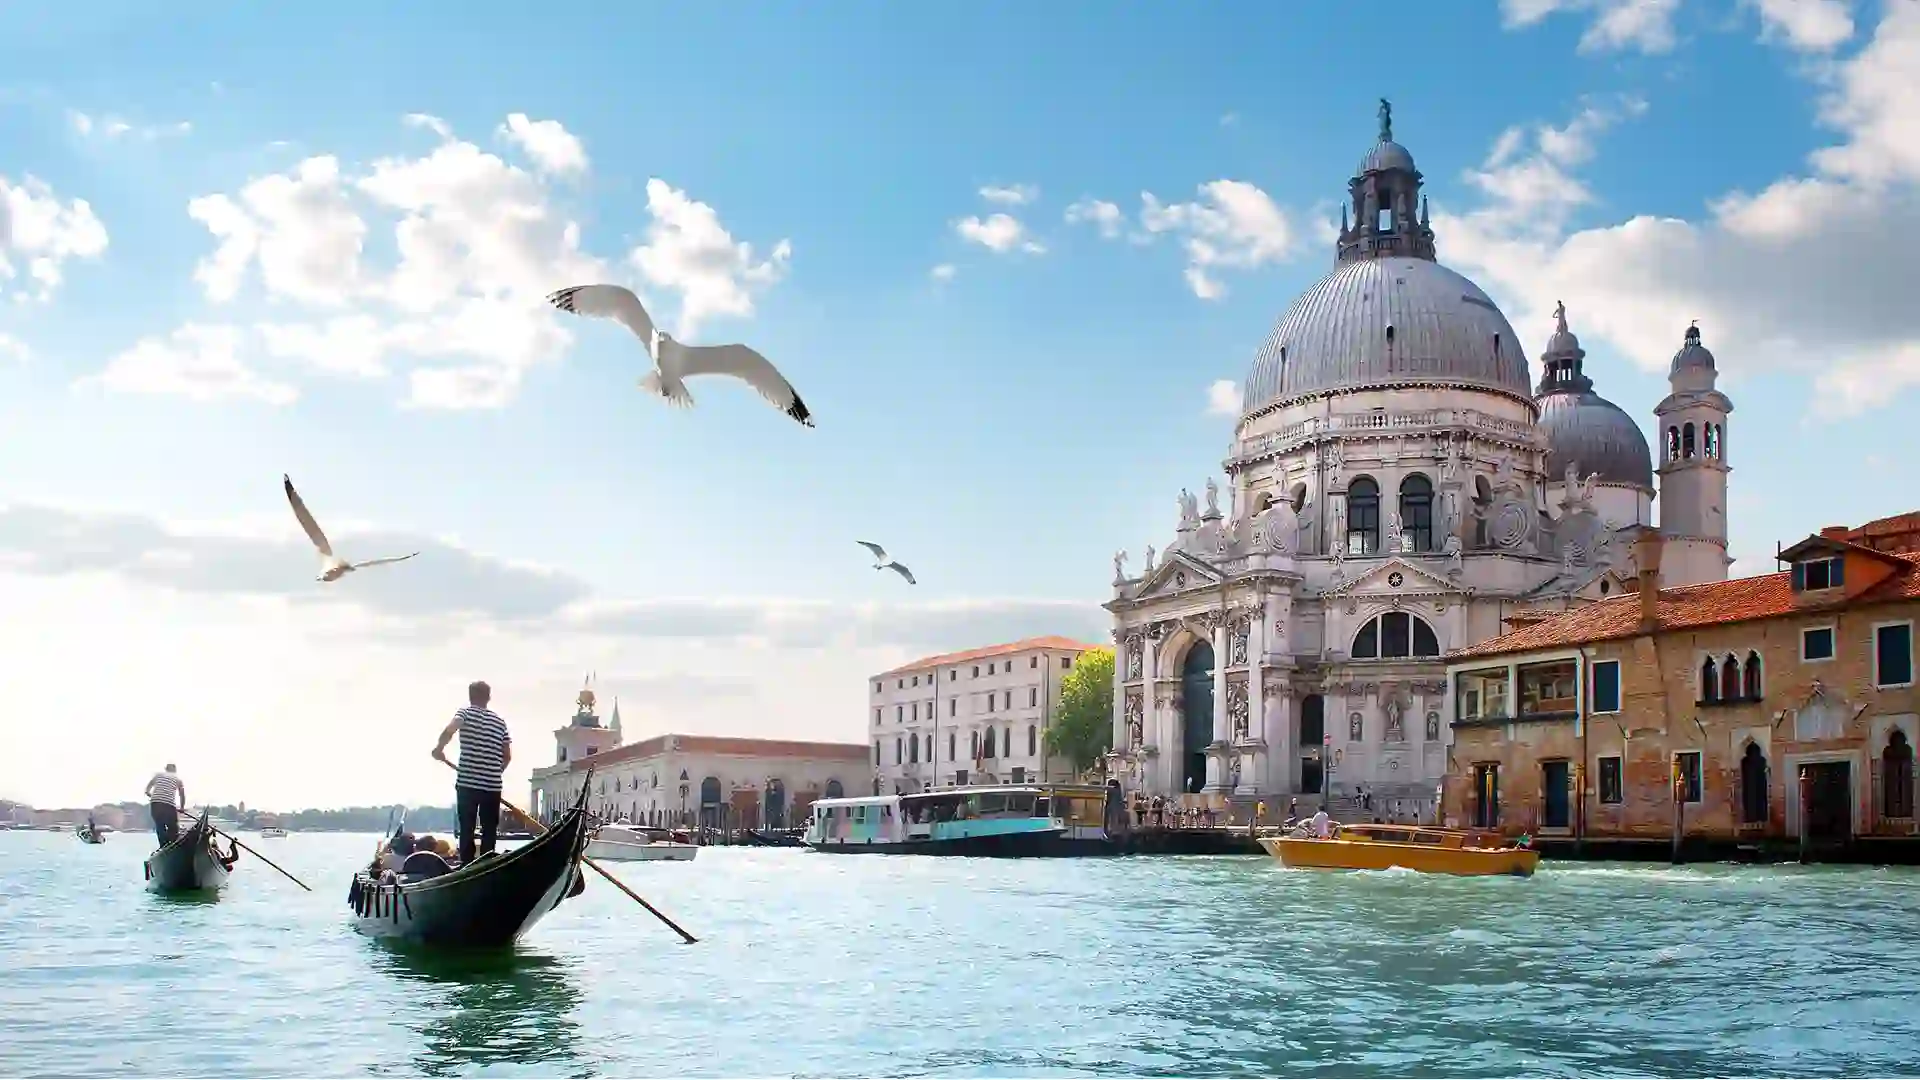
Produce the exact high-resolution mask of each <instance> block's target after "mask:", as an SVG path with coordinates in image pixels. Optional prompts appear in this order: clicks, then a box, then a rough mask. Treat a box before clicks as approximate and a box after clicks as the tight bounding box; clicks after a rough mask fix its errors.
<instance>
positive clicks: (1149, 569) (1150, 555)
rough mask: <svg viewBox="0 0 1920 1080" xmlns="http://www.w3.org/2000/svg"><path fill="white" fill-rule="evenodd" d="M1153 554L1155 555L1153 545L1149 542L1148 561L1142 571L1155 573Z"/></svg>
mask: <svg viewBox="0 0 1920 1080" xmlns="http://www.w3.org/2000/svg"><path fill="white" fill-rule="evenodd" d="M1153 555H1154V551H1153V545H1152V544H1148V545H1147V563H1146V565H1145V566H1144V567H1142V568H1141V572H1142V573H1146V574H1151V573H1153Z"/></svg>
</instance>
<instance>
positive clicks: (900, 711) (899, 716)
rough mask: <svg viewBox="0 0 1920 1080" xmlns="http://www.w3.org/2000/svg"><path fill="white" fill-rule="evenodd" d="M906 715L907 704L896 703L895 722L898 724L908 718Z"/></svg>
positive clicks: (894, 708)
mask: <svg viewBox="0 0 1920 1080" xmlns="http://www.w3.org/2000/svg"><path fill="white" fill-rule="evenodd" d="M906 716H907V707H906V706H905V705H895V706H894V707H893V722H894V723H896V724H898V723H902V722H904V721H905V720H906Z"/></svg>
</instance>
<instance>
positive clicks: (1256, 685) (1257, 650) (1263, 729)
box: [1242, 603, 1271, 775]
mask: <svg viewBox="0 0 1920 1080" xmlns="http://www.w3.org/2000/svg"><path fill="white" fill-rule="evenodd" d="M1247 618H1248V619H1249V620H1250V621H1251V623H1252V625H1251V626H1250V627H1249V628H1248V633H1247V693H1248V695H1249V697H1248V700H1247V710H1248V711H1247V734H1248V735H1249V736H1251V737H1252V738H1255V739H1266V738H1267V695H1266V687H1265V684H1264V683H1263V682H1262V681H1261V675H1262V673H1263V672H1265V671H1266V667H1267V664H1266V659H1267V606H1266V604H1264V603H1261V604H1256V605H1255V606H1254V608H1253V611H1252V612H1251V613H1249V614H1248V616H1247ZM1269 745H1271V741H1270V740H1269ZM1244 773H1245V770H1244V769H1243V770H1242V774H1243V775H1244Z"/></svg>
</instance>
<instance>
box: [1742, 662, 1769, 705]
mask: <svg viewBox="0 0 1920 1080" xmlns="http://www.w3.org/2000/svg"><path fill="white" fill-rule="evenodd" d="M1740 691H1741V694H1742V695H1743V696H1744V697H1745V698H1746V699H1747V700H1748V701H1759V700H1760V699H1761V698H1764V697H1766V696H1767V695H1766V694H1765V692H1764V691H1765V687H1763V686H1761V685H1760V654H1759V653H1757V652H1749V653H1747V665H1746V673H1745V675H1744V677H1743V678H1742V679H1741V686H1740Z"/></svg>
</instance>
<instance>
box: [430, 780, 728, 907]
mask: <svg viewBox="0 0 1920 1080" xmlns="http://www.w3.org/2000/svg"><path fill="white" fill-rule="evenodd" d="M442 760H444V759H442ZM446 766H447V768H449V769H453V770H454V771H455V772H458V771H459V767H458V766H456V765H454V763H453V762H451V761H448V762H446ZM500 805H501V806H504V807H506V808H507V809H509V810H511V811H513V812H514V813H516V814H519V815H520V816H521V817H523V818H526V819H527V820H528V821H530V822H532V823H533V827H534V828H536V829H538V830H540V832H542V833H544V832H546V831H547V827H546V826H545V825H542V824H540V822H539V819H537V818H535V817H534V816H533V815H532V814H529V813H527V812H526V811H525V810H522V809H520V808H519V807H517V806H515V805H513V804H512V803H510V802H508V801H507V800H506V799H505V798H504V797H503V798H502V799H501V800H500ZM534 835H536V836H538V835H539V833H535V834H534ZM580 861H581V862H583V863H586V864H587V865H588V866H590V867H592V868H593V872H594V873H596V874H599V875H600V876H601V877H603V878H606V879H607V880H608V881H610V882H612V883H613V887H614V888H616V889H619V890H620V891H621V892H623V893H626V894H627V895H628V896H629V897H632V898H633V902H634V903H636V904H639V905H640V906H641V907H643V908H646V909H647V910H648V911H649V912H651V913H652V914H653V917H654V918H656V919H659V920H660V921H661V922H663V923H666V924H667V928H668V929H670V930H672V931H673V932H674V933H676V934H679V935H680V937H681V938H682V939H683V940H684V941H686V943H687V944H689V945H692V944H693V943H695V942H697V941H699V940H700V939H699V938H697V937H694V936H693V935H692V934H689V933H687V932H686V931H685V930H682V929H681V928H680V924H679V923H677V922H674V921H673V920H672V919H669V918H667V916H666V913H665V912H663V911H661V910H660V909H659V908H657V907H654V906H653V905H652V904H649V903H647V901H646V898H645V897H643V896H641V895H640V894H639V893H637V892H634V891H633V890H632V889H629V888H627V883H626V882H624V881H621V880H620V879H619V878H617V877H614V876H613V875H612V874H610V873H608V872H607V869H606V867H604V866H601V865H600V864H599V863H597V862H594V861H593V860H592V859H589V858H587V857H586V856H585V855H582V856H580Z"/></svg>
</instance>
